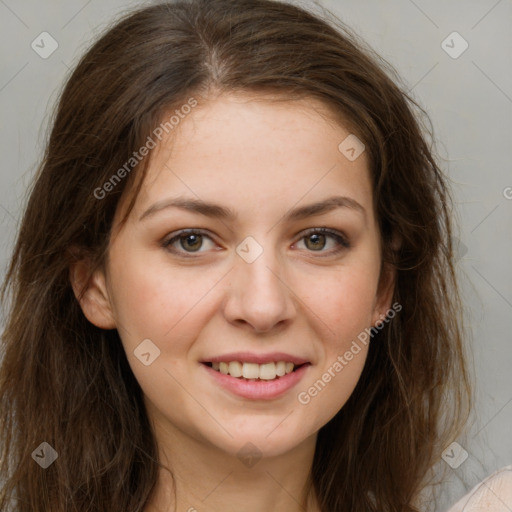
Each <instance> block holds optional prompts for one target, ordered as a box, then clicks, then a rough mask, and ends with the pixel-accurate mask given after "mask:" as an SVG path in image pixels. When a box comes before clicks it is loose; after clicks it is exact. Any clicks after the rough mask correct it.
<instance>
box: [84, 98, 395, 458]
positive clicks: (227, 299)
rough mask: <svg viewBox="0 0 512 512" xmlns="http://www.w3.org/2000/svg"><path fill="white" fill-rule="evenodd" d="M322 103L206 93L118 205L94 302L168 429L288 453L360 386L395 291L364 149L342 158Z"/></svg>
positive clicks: (90, 304)
mask: <svg viewBox="0 0 512 512" xmlns="http://www.w3.org/2000/svg"><path fill="white" fill-rule="evenodd" d="M321 112H327V111H326V110H325V109H324V108H323V106H322V104H320V103H317V102H315V101H314V100H308V101H306V100H303V101H300V102H299V101H294V102H275V103H271V102H270V101H267V100H265V99H264V98H262V97H257V98H255V97H250V96H244V95H238V96H235V95H229V96H226V95H225V96H221V97H219V98H217V99H215V100H212V101H210V102H208V103H205V104H199V105H198V106H197V107H196V108H195V109H193V110H192V112H191V113H190V114H188V116H187V117H185V119H183V120H181V123H180V125H179V127H178V129H176V130H174V131H173V132H171V135H172V139H171V138H170V137H169V138H168V139H166V140H165V139H164V140H163V142H162V143H160V145H159V146H157V147H156V148H155V149H154V150H153V151H152V154H151V164H150V167H149V170H148V174H147V176H146V178H145V180H144V183H143V188H142V190H141V192H140V194H139V195H138V197H137V200H136V203H135V207H134V209H133V210H132V211H131V213H130V215H129V217H128V220H127V222H126V224H124V225H123V226H122V227H119V225H118V222H119V220H120V219H121V217H122V213H123V207H121V206H120V207H119V208H118V212H117V214H116V219H115V228H114V231H113V236H112V239H111V245H110V249H109V256H108V261H107V264H106V266H105V270H104V273H103V272H100V273H99V274H97V275H96V276H95V278H94V280H93V283H92V284H91V287H90V290H89V293H88V295H87V296H86V299H85V300H84V302H83V304H82V307H83V309H84V312H85V314H86V316H87V317H88V318H89V319H90V320H91V321H92V322H93V323H95V324H96V325H99V326H100V327H103V328H113V327H115V328H117V329H118V331H119V334H120V337H121V339H122V343H123V346H124V348H125V351H126V355H127V357H128V360H129V363H130V365H131V368H132V370H133V373H134V375H135V377H136V378H137V380H138V382H139V383H140V386H141V388H142V390H143V392H144V395H145V401H146V404H147V409H148V414H149V415H150V418H151V420H152V422H153V424H154V425H155V426H156V427H155V428H156V429H157V430H158V431H160V432H166V433H167V434H169V435H174V434H176V433H179V435H181V436H186V437H187V438H188V439H190V440H194V441H198V442H200V443H202V444H203V445H207V446H209V447H210V448H212V449H215V450H220V451H222V452H224V453H229V454H233V455H234V454H236V453H237V452H239V450H240V449H241V448H242V447H243V446H244V445H246V443H248V442H250V443H252V444H253V445H255V446H256V447H257V448H258V450H260V451H261V452H262V453H263V456H274V455H279V454H282V453H284V452H286V451H289V450H291V449H293V448H294V447H296V446H298V445H300V444H301V443H303V442H306V441H307V440H311V439H312V438H314V437H315V435H316V432H317V431H318V430H319V429H320V428H321V427H322V426H323V425H325V424H326V423H327V422H328V421H329V420H330V419H331V418H332V417H333V416H334V415H335V414H336V413H337V412H338V411H339V410H340V408H342V407H343V405H344V404H345V402H346V401H347V399H348V398H349V396H350V395H351V393H352V391H353V389H354V387H355V386H356V384H357V381H358V379H359V377H360V374H361V372H362V369H363V365H364V362H365V358H366V354H367V350H368V348H367V345H364V344H361V343H359V346H360V349H359V351H358V352H357V353H355V354H354V352H355V351H354V350H353V351H352V357H351V358H350V359H349V358H348V357H345V354H346V353H347V352H350V350H351V347H354V345H353V342H354V340H357V337H358V335H360V333H361V332H363V331H364V329H365V328H369V327H371V326H372V325H374V324H375V322H376V321H377V320H378V319H379V318H380V316H381V315H382V314H383V313H385V312H386V310H387V309H388V307H389V304H390V297H391V287H390V286H387V287H383V286H379V275H380V271H381V258H380V245H379V244H380V242H379V233H378V228H377V224H376V218H375V216H374V212H373V209H372V189H371V182H370V175H369V170H368V161H367V158H366V154H365V153H364V152H363V153H362V154H361V155H360V156H359V157H358V158H356V159H355V160H350V159H348V158H346V156H345V155H344V154H343V153H342V152H341V151H340V150H339V149H338V146H339V145H340V143H341V142H342V141H343V140H344V139H345V138H346V137H347V136H348V135H349V134H350V131H348V130H347V129H346V128H344V127H343V126H340V125H339V124H337V123H335V122H334V121H330V120H328V119H327V118H326V116H325V115H321ZM177 200H180V201H181V206H180V205H176V204H175V205H171V203H172V202H173V201H177ZM202 203H207V204H208V205H207V206H205V205H204V204H202ZM212 205H216V206H212ZM312 205H316V206H314V207H312ZM322 229H323V230H324V231H322ZM184 230H188V232H184ZM87 297H88V298H87ZM342 360H343V361H344V362H341V361H342ZM230 363H231V364H230ZM258 363H260V364H258ZM292 363H293V365H292ZM336 363H337V364H336ZM340 366H341V369H340ZM292 368H293V371H291V372H290V370H291V369H292ZM226 372H228V373H227V374H226ZM286 372H290V373H286ZM240 373H242V376H240ZM283 373H284V375H283ZM244 375H245V376H246V377H247V378H245V377H244ZM329 377H330V378H329ZM250 379H256V380H250ZM318 381H321V384H320V385H319V384H318ZM315 383H316V387H315ZM315 390H316V392H315ZM173 433H174V434H173Z"/></svg>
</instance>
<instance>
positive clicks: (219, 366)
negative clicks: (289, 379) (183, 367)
mask: <svg viewBox="0 0 512 512" xmlns="http://www.w3.org/2000/svg"><path fill="white" fill-rule="evenodd" d="M202 364H204V365H205V366H207V367H209V368H211V369H212V370H214V371H216V372H219V373H221V374H223V375H228V376H230V377H234V378H235V379H239V380H242V381H250V382H255V381H266V382H268V381H277V380H279V379H282V378H284V377H286V376H287V375H289V374H291V373H294V372H296V371H298V370H299V369H300V368H302V367H304V366H310V365H311V363H309V362H306V363H300V364H295V363H294V362H292V361H271V362H268V363H263V364H258V363H250V362H244V361H206V362H203V363H202Z"/></svg>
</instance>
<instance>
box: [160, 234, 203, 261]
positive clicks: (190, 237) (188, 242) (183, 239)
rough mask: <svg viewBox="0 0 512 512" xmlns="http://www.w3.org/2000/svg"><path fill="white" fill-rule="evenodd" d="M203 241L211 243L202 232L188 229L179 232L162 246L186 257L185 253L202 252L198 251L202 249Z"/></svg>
mask: <svg viewBox="0 0 512 512" xmlns="http://www.w3.org/2000/svg"><path fill="white" fill-rule="evenodd" d="M205 240H211V241H212V239H211V238H210V237H209V236H208V235H206V234H204V233H203V232H201V231H198V230H193V229H190V230H183V231H180V232H179V233H177V234H176V235H175V236H173V237H172V238H170V239H168V240H166V241H164V242H163V243H162V245H163V247H164V248H165V249H167V250H169V251H171V252H173V253H178V254H182V255H186V254H187V253H195V252H204V251H200V249H201V248H202V247H203V245H204V242H205ZM212 242H213V241H212ZM178 243H179V246H178Z"/></svg>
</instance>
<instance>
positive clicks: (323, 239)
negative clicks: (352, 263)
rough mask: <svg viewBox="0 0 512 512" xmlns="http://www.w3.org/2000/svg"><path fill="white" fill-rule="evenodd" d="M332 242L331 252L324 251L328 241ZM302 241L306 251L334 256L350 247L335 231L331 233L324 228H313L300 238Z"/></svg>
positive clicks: (341, 235) (346, 240) (345, 239)
mask: <svg viewBox="0 0 512 512" xmlns="http://www.w3.org/2000/svg"><path fill="white" fill-rule="evenodd" d="M330 239H331V240H334V244H331V245H333V246H334V247H331V250H326V251H324V250H323V249H325V247H326V246H328V243H329V240H330ZM302 240H304V245H305V246H306V249H308V250H309V251H311V252H319V253H322V255H323V253H325V254H326V255H329V254H336V253H338V252H340V251H342V250H344V249H348V248H349V247H350V243H349V242H348V239H347V238H346V237H345V236H344V235H343V234H341V233H338V232H336V231H331V230H329V229H326V228H314V229H310V230H309V231H307V232H306V234H305V235H303V237H302V238H301V241H302Z"/></svg>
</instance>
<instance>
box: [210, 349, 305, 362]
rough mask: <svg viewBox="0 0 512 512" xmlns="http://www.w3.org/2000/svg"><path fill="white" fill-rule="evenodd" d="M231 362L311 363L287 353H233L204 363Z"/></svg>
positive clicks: (212, 358)
mask: <svg viewBox="0 0 512 512" xmlns="http://www.w3.org/2000/svg"><path fill="white" fill-rule="evenodd" d="M230 361H240V362H243V363H257V364H265V363H272V362H279V361H285V362H291V363H293V364H295V365H301V364H304V363H309V361H308V360H307V359H304V358H302V357H298V356H294V355H291V354H286V353H285V352H270V353H268V354H255V353H253V352H231V353H230V354H223V355H221V356H215V357H211V358H209V359H205V360H204V361H202V362H203V363H222V362H226V363H229V362H230Z"/></svg>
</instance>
